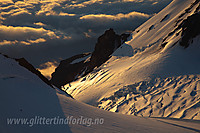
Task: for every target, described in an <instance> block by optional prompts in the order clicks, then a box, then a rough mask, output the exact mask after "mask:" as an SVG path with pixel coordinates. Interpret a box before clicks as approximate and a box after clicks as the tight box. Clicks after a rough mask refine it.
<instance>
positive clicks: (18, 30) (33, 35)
mask: <svg viewBox="0 0 200 133" xmlns="http://www.w3.org/2000/svg"><path fill="white" fill-rule="evenodd" d="M57 38H59V37H58V36H57V35H56V34H55V33H54V32H53V31H50V30H46V29H44V28H32V27H13V26H4V25H1V26H0V41H1V40H2V41H1V42H0V44H1V45H6V44H16V42H13V40H17V41H18V42H19V43H21V44H25V45H30V44H33V43H41V42H46V39H57ZM18 42H17V43H18Z"/></svg>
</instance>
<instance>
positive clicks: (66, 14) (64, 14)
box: [59, 12, 76, 16]
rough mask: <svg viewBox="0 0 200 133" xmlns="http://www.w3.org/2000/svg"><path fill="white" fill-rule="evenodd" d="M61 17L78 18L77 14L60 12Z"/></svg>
mask: <svg viewBox="0 0 200 133" xmlns="http://www.w3.org/2000/svg"><path fill="white" fill-rule="evenodd" d="M59 16H76V14H69V13H64V12H60V13H59Z"/></svg>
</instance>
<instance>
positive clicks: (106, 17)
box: [80, 12, 150, 20]
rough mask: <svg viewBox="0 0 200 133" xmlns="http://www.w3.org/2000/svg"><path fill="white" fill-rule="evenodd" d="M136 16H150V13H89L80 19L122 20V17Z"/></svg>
mask: <svg viewBox="0 0 200 133" xmlns="http://www.w3.org/2000/svg"><path fill="white" fill-rule="evenodd" d="M134 17H145V18H148V17H150V16H149V15H148V14H144V13H140V12H130V13H128V14H123V13H119V14H116V15H106V14H89V15H85V16H82V17H80V19H94V20H95V19H104V20H121V19H124V18H126V19H128V18H134Z"/></svg>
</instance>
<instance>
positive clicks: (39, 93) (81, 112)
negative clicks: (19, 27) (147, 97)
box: [0, 55, 199, 133]
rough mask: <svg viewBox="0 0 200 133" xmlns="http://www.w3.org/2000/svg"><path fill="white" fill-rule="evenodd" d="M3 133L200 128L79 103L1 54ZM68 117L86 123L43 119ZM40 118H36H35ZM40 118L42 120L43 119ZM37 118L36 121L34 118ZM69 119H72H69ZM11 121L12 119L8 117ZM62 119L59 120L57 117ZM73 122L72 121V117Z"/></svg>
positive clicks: (0, 129)
mask: <svg viewBox="0 0 200 133" xmlns="http://www.w3.org/2000/svg"><path fill="white" fill-rule="evenodd" d="M0 64H1V65H0V89H1V93H0V106H1V110H0V118H1V119H0V132H1V133H13V132H15V133H27V132H28V133H36V132H38V133H41V132H49V133H55V132H59V133H64V132H65V133H71V132H73V133H83V132H89V133H93V132H96V133H102V132H116V133H117V132H126V133H131V132H133V131H134V132H136V133H147V132H163V133H168V132H177V133H188V132H194V133H195V131H196V130H197V131H198V130H199V129H198V128H196V127H195V128H193V127H192V128H188V126H189V127H190V125H188V124H189V123H188V124H186V126H185V125H184V126H183V127H180V126H174V125H171V124H166V123H164V122H159V121H157V120H156V119H145V118H140V117H135V116H128V115H122V114H115V113H112V112H107V111H104V110H101V109H98V108H95V107H91V106H89V105H86V104H83V103H80V102H78V101H76V100H74V99H72V98H70V97H68V96H67V95H66V94H65V93H64V92H61V91H60V90H56V89H53V88H51V87H50V86H48V85H47V84H45V83H44V82H43V81H42V80H40V79H39V78H38V77H37V76H36V75H35V74H32V73H31V72H30V71H28V70H27V69H25V68H23V67H21V66H20V65H19V64H18V63H17V62H16V61H15V60H13V59H10V58H7V57H4V56H2V55H0ZM68 117H72V118H73V119H74V118H77V119H78V118H79V119H80V118H81V117H82V118H83V119H85V121H86V122H84V123H85V124H83V123H82V124H72V121H71V123H68V124H58V123H57V122H55V123H57V124H53V122H52V124H49V123H50V122H49V121H48V122H47V121H46V122H45V121H43V118H45V119H46V120H47V119H54V118H62V119H68ZM35 118H37V119H35ZM39 118H41V119H42V121H41V122H38V121H40V120H39ZM91 118H92V120H95V119H97V118H100V119H102V120H103V123H102V122H101V123H100V124H98V125H97V124H96V125H95V124H92V125H90V124H91V120H90V121H89V119H91ZM8 119H15V120H16V119H23V120H24V119H27V120H28V121H27V122H28V123H26V122H25V121H24V122H23V123H20V122H19V123H18V124H11V123H10V124H8ZM33 120H34V121H33ZM68 120H69V119H68ZM9 121H10V120H9ZM58 121H59V120H58ZM69 121H70V120H69ZM82 122H83V121H82Z"/></svg>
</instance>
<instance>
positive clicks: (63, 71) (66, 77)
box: [51, 53, 91, 88]
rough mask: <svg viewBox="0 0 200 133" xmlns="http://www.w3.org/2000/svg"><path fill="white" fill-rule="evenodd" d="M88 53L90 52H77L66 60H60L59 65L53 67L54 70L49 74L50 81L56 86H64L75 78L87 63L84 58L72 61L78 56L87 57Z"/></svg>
mask: <svg viewBox="0 0 200 133" xmlns="http://www.w3.org/2000/svg"><path fill="white" fill-rule="evenodd" d="M90 54H91V53H85V54H79V55H75V56H72V57H70V58H68V59H66V60H62V61H61V62H60V64H59V66H58V67H57V68H56V69H55V72H54V73H52V74H51V76H52V78H51V83H52V84H54V85H55V86H56V87H58V88H61V86H64V85H65V84H66V83H69V82H71V81H73V80H75V79H77V78H78V75H80V74H81V73H82V72H83V71H84V69H85V68H86V67H87V64H88V63H87V62H85V60H82V61H80V62H77V63H73V61H74V60H76V59H79V58H83V57H87V56H88V55H90ZM72 63H73V64H72Z"/></svg>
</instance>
